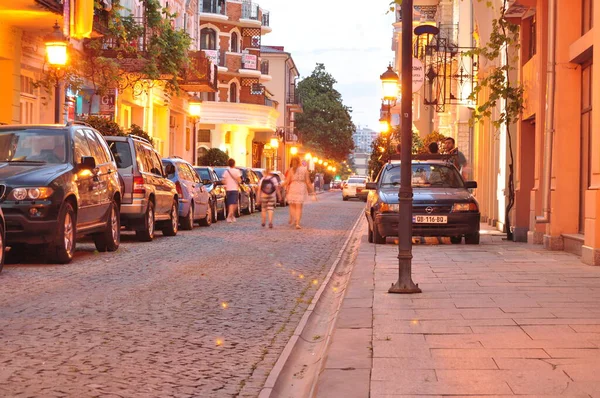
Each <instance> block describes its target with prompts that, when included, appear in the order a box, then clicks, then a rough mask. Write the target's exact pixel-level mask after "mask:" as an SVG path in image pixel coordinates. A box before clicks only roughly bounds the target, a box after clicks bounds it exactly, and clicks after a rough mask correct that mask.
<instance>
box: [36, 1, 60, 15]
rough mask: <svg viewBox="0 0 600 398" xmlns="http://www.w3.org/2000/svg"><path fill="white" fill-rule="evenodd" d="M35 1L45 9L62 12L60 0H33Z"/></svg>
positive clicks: (56, 12) (57, 12)
mask: <svg viewBox="0 0 600 398" xmlns="http://www.w3.org/2000/svg"><path fill="white" fill-rule="evenodd" d="M35 2H36V3H38V4H39V5H41V6H42V7H44V8H45V9H47V10H49V11H52V12H53V13H55V14H62V13H63V1H62V0H35Z"/></svg>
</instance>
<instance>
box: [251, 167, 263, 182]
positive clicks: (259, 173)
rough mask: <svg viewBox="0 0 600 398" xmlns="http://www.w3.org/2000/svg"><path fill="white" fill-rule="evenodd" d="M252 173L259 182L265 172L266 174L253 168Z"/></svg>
mask: <svg viewBox="0 0 600 398" xmlns="http://www.w3.org/2000/svg"><path fill="white" fill-rule="evenodd" d="M252 171H253V172H254V174H256V176H257V177H258V179H259V180H260V179H261V178H263V177H264V176H265V172H266V170H265V169H260V168H253V169H252Z"/></svg>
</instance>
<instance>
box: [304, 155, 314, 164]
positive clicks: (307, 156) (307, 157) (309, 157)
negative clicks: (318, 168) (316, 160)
mask: <svg viewBox="0 0 600 398" xmlns="http://www.w3.org/2000/svg"><path fill="white" fill-rule="evenodd" d="M304 159H306V160H307V161H309V162H310V161H311V160H312V155H311V154H310V153H307V154H306V155H304Z"/></svg>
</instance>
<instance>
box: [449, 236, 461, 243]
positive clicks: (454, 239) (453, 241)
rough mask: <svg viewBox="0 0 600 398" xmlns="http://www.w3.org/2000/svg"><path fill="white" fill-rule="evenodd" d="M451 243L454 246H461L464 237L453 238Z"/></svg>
mask: <svg viewBox="0 0 600 398" xmlns="http://www.w3.org/2000/svg"><path fill="white" fill-rule="evenodd" d="M450 243H452V244H453V245H460V244H461V243H462V236H451V237H450Z"/></svg>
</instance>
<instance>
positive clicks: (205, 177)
mask: <svg viewBox="0 0 600 398" xmlns="http://www.w3.org/2000/svg"><path fill="white" fill-rule="evenodd" d="M195 170H196V173H198V175H199V176H200V179H201V180H202V181H206V180H209V181H210V173H209V172H208V169H201V168H196V169H195Z"/></svg>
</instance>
